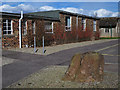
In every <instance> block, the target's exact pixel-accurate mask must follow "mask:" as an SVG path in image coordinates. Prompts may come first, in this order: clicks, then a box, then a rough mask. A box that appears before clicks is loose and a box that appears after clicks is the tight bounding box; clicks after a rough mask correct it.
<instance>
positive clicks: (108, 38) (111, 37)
mask: <svg viewBox="0 0 120 90" xmlns="http://www.w3.org/2000/svg"><path fill="white" fill-rule="evenodd" d="M100 39H120V37H100Z"/></svg>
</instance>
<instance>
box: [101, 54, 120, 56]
mask: <svg viewBox="0 0 120 90" xmlns="http://www.w3.org/2000/svg"><path fill="white" fill-rule="evenodd" d="M102 55H105V56H120V55H113V54H102Z"/></svg>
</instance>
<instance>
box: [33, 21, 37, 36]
mask: <svg viewBox="0 0 120 90" xmlns="http://www.w3.org/2000/svg"><path fill="white" fill-rule="evenodd" d="M35 28H36V27H35V21H33V22H32V29H33V34H35V33H36V32H35Z"/></svg>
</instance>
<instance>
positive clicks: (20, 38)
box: [19, 11, 23, 48]
mask: <svg viewBox="0 0 120 90" xmlns="http://www.w3.org/2000/svg"><path fill="white" fill-rule="evenodd" d="M22 19H23V11H21V17H20V19H19V48H22V37H21V36H22V35H21V20H22Z"/></svg>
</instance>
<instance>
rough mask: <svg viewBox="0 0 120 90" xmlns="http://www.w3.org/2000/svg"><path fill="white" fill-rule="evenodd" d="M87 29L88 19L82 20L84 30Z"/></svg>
mask: <svg viewBox="0 0 120 90" xmlns="http://www.w3.org/2000/svg"><path fill="white" fill-rule="evenodd" d="M85 29H86V19H85V18H82V30H84V31H85Z"/></svg>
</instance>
